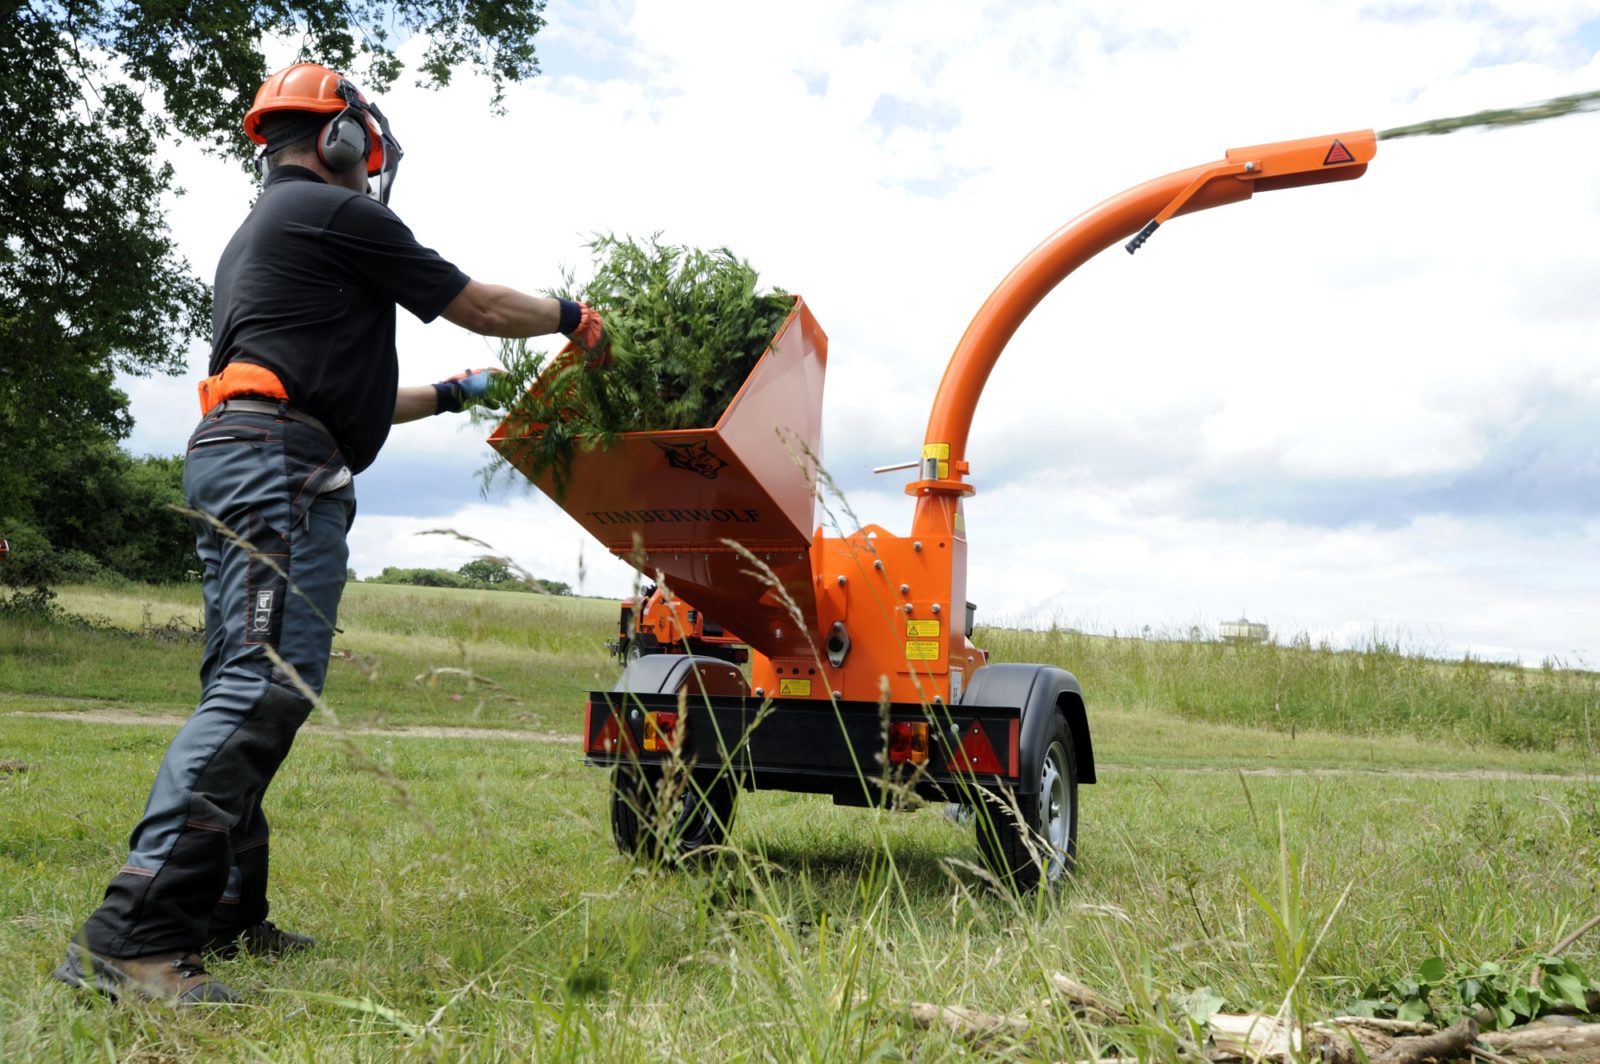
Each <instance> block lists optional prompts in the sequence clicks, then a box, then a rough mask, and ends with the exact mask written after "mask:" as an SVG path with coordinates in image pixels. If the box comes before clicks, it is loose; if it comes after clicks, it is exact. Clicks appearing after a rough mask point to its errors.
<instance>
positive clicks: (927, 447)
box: [922, 443, 950, 459]
mask: <svg viewBox="0 0 1600 1064" xmlns="http://www.w3.org/2000/svg"><path fill="white" fill-rule="evenodd" d="M922 457H924V458H944V459H948V458H949V457H950V445H949V444H948V443H925V444H923V445H922Z"/></svg>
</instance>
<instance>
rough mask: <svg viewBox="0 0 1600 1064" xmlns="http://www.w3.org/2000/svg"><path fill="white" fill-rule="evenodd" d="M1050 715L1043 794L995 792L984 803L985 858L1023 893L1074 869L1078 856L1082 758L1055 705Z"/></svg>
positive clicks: (980, 822)
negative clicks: (1079, 785)
mask: <svg viewBox="0 0 1600 1064" xmlns="http://www.w3.org/2000/svg"><path fill="white" fill-rule="evenodd" d="M1050 715H1051V718H1052V720H1051V722H1050V727H1049V728H1048V729H1047V730H1046V732H1045V735H1044V742H1045V748H1044V754H1043V756H1042V757H1041V758H1040V759H1039V765H1040V770H1039V793H1037V794H1017V795H1013V794H1011V793H1009V792H1006V793H1003V794H990V795H987V796H986V800H985V801H983V802H981V803H980V804H979V808H978V816H977V830H978V849H979V850H980V851H982V853H983V859H984V862H985V863H986V864H987V865H988V866H989V868H990V870H991V871H992V872H994V874H995V875H996V876H997V877H999V879H1000V881H1001V882H1002V883H1005V884H1006V885H1007V886H1009V887H1011V888H1012V889H1014V890H1017V891H1019V892H1025V891H1031V890H1035V889H1037V888H1038V887H1039V886H1040V884H1044V885H1046V886H1054V885H1055V884H1057V883H1059V882H1060V881H1061V880H1062V879H1063V878H1064V877H1065V876H1067V875H1068V874H1070V873H1071V872H1072V866H1073V862H1074V860H1075V858H1076V856H1077V849H1078V768H1077V765H1078V762H1077V759H1076V758H1075V757H1074V756H1073V750H1072V732H1071V730H1070V729H1069V728H1068V727H1067V722H1066V720H1065V719H1064V718H1063V717H1062V716H1061V714H1060V713H1059V712H1057V711H1055V710H1051V711H1050ZM1019 814H1020V815H1019ZM1019 821H1020V822H1019Z"/></svg>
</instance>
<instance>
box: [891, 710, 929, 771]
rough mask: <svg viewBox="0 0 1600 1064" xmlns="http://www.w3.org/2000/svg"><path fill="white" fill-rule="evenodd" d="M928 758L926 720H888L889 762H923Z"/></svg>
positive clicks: (897, 763) (916, 763)
mask: <svg viewBox="0 0 1600 1064" xmlns="http://www.w3.org/2000/svg"><path fill="white" fill-rule="evenodd" d="M927 760H928V722H927V721H925V720H896V721H890V722H889V763H890V764H891V765H901V764H906V763H907V762H909V763H911V764H913V765H921V764H925V763H926V762H927Z"/></svg>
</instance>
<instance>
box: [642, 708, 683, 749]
mask: <svg viewBox="0 0 1600 1064" xmlns="http://www.w3.org/2000/svg"><path fill="white" fill-rule="evenodd" d="M677 726H678V715H677V714H676V713H673V712H671V711H669V710H665V709H652V710H650V711H648V712H647V713H645V715H644V748H645V749H646V750H647V751H656V752H660V751H665V750H668V749H670V748H671V747H672V730H673V729H674V728H676V727H677Z"/></svg>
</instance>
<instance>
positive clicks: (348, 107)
mask: <svg viewBox="0 0 1600 1064" xmlns="http://www.w3.org/2000/svg"><path fill="white" fill-rule="evenodd" d="M339 95H340V96H341V97H343V98H344V102H345V111H346V112H347V113H349V114H351V116H352V117H354V118H356V119H358V120H359V121H361V122H362V123H364V127H365V129H366V133H367V195H369V196H371V197H372V198H373V199H375V200H377V201H378V202H379V203H381V204H383V205H384V206H385V207H387V206H388V205H389V193H390V192H391V191H392V190H393V189H394V179H395V175H396V174H397V173H399V171H400V160H401V159H402V158H404V157H405V151H404V150H402V149H401V147H400V142H399V141H398V140H396V139H395V137H394V133H393V131H391V130H390V129H389V120H388V119H387V118H385V117H384V114H383V112H382V111H381V110H379V108H378V105H377V104H375V103H370V102H368V101H367V99H366V98H365V97H364V96H362V95H361V92H360V90H358V89H357V88H356V87H355V86H354V85H352V84H351V83H350V82H349V81H348V80H346V79H342V78H341V79H340V81H339Z"/></svg>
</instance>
